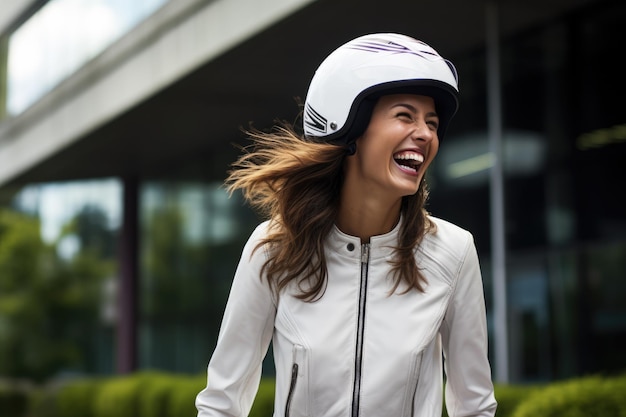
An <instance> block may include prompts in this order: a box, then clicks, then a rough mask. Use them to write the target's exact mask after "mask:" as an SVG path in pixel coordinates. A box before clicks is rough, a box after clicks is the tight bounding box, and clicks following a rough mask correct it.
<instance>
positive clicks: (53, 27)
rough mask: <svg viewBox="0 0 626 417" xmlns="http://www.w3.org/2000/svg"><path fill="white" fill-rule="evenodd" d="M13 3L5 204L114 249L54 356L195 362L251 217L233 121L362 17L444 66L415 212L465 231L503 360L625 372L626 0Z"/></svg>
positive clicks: (100, 364) (278, 107) (1, 146)
mask: <svg viewBox="0 0 626 417" xmlns="http://www.w3.org/2000/svg"><path fill="white" fill-rule="evenodd" d="M5 3H6V7H5V5H3V7H5V10H4V11H3V13H2V16H0V36H1V38H0V117H1V119H0V201H1V203H2V204H3V206H4V207H6V208H7V209H11V210H15V211H19V212H24V213H27V214H28V215H30V216H32V217H34V218H36V219H38V221H39V222H40V225H41V235H42V238H43V239H44V240H45V241H46V242H49V243H50V244H51V245H52V244H53V245H54V247H55V250H56V252H57V253H58V256H59V258H60V259H61V260H64V261H65V262H68V263H71V262H72V260H75V259H77V257H79V256H82V255H81V254H83V253H90V254H94V253H95V254H96V255H95V256H96V257H97V258H98V259H100V260H102V261H105V262H108V265H112V267H111V268H109V269H106V271H108V272H107V273H103V276H102V277H100V278H98V280H99V281H98V282H99V285H100V287H99V288H100V294H101V297H100V298H99V299H98V301H97V303H96V307H97V308H96V310H94V311H96V314H94V315H93V317H92V318H91V319H90V320H91V322H90V323H91V324H90V325H89V326H87V327H88V328H89V330H88V331H87V333H85V335H86V336H88V337H86V338H84V339H81V344H80V347H81V348H80V352H81V355H80V356H81V358H80V360H76V361H74V362H71V361H69V362H67V364H65V365H64V366H63V367H61V368H60V369H59V371H64V372H79V373H89V374H109V373H116V372H130V371H133V370H137V369H155V368H156V369H163V370H168V371H176V372H186V373H201V372H203V371H204V368H205V366H206V363H207V361H208V358H209V357H210V354H211V351H212V348H213V346H214V344H215V341H216V338H217V332H218V329H219V323H220V320H221V314H222V310H223V308H224V304H225V301H226V296H227V294H228V290H229V286H230V280H231V279H232V274H233V272H234V268H235V266H236V262H237V261H238V258H239V253H240V250H241V248H242V246H243V243H244V242H245V240H246V238H247V236H248V234H249V233H250V231H251V230H252V228H253V227H254V226H255V225H256V223H257V222H258V221H259V220H260V218H259V217H258V216H257V215H256V214H255V213H253V212H252V211H251V210H250V209H249V208H248V207H247V206H246V205H245V204H243V202H242V200H241V198H240V196H238V195H234V196H232V197H230V198H229V196H228V195H227V194H226V192H225V190H224V189H223V188H222V187H221V184H222V181H223V179H224V177H225V175H226V172H227V170H228V166H229V163H230V162H232V161H233V160H234V158H235V156H236V151H237V149H236V147H235V146H233V144H234V143H235V144H236V143H238V144H245V138H244V136H243V134H242V132H241V128H242V127H243V128H245V127H248V126H250V125H253V126H255V127H258V128H262V129H265V128H269V127H270V126H271V125H272V124H273V123H274V121H275V120H276V119H282V120H287V121H290V122H294V123H297V122H298V120H299V110H300V108H299V101H298V99H303V98H304V95H305V93H306V87H307V84H308V82H309V80H310V78H311V76H312V74H313V71H314V70H315V68H316V66H317V65H318V64H319V62H320V61H321V60H322V59H323V58H324V56H325V55H326V54H327V53H328V52H329V51H330V50H332V49H334V48H335V47H336V46H338V45H339V44H341V43H343V42H345V41H346V40H348V39H350V38H353V37H355V36H358V35H360V34H363V33H368V32H378V31H397V32H402V33H406V34H409V35H412V36H414V37H417V38H420V39H423V40H424V41H426V42H427V43H429V44H431V45H433V46H434V47H435V48H436V49H438V51H439V52H440V53H441V54H442V55H444V56H446V57H447V58H449V59H451V60H452V61H453V62H454V63H455V65H456V66H457V69H458V72H459V77H460V90H461V107H460V110H459V113H458V114H457V116H456V117H455V119H454V120H453V123H452V125H451V126H450V128H449V130H448V133H447V135H446V139H445V142H443V143H442V144H441V148H440V151H439V152H440V153H439V156H438V159H436V161H435V163H434V165H433V166H432V169H431V172H430V173H429V176H428V182H429V185H430V188H431V196H430V200H429V206H428V208H429V210H430V211H431V213H432V214H433V215H435V216H438V217H442V218H445V219H447V220H450V221H452V222H454V223H457V224H459V225H460V226H462V227H465V228H467V229H469V230H470V231H472V233H473V234H474V236H475V239H476V244H477V247H478V250H479V256H480V259H481V267H482V269H483V273H484V279H485V294H486V299H487V309H488V319H489V329H490V355H491V357H492V362H493V364H494V376H495V378H496V380H498V381H501V382H531V381H546V380H554V379H561V378H567V377H572V376H579V375H585V374H589V373H614V372H620V371H624V370H625V369H626V359H624V357H623V355H622V354H621V353H622V352H623V351H624V348H625V347H626V303H624V302H623V300H624V299H625V297H626V279H624V278H626V209H624V207H623V205H622V203H621V194H623V192H622V191H621V190H622V188H623V187H622V186H621V180H623V179H624V178H626V107H625V106H624V104H623V103H622V101H623V97H624V96H625V95H626V85H625V84H624V83H623V81H622V78H623V77H622V76H621V68H620V65H619V64H618V62H620V61H619V57H620V56H621V54H622V51H623V46H622V45H623V43H624V41H625V40H626V33H625V32H624V31H623V28H622V26H623V24H624V23H626V5H625V4H623V2H619V1H602V0H587V1H582V0H581V1H575V2H573V1H547V2H542V3H541V4H540V5H539V4H535V3H532V2H530V3H528V2H524V4H518V3H517V2H507V1H504V2H495V1H494V2H489V1H486V2H483V1H474V0H472V1H461V0H454V1H450V2H447V3H446V4H434V3H433V2H420V1H410V2H409V1H403V0H392V1H391V2H385V7H384V8H382V7H380V5H379V4H378V2H375V1H370V0H367V1H360V2H358V3H357V2H353V1H350V0H317V1H313V0H212V1H210V0H169V1H168V0H142V1H137V2H125V1H116V0H98V1H94V0H89V1H87V0H49V1H32V0H30V1H29V0H13V1H8V2H5ZM129 3H132V4H129ZM81 225H83V226H81ZM0 237H1V235H0ZM103 270H104V269H103ZM94 276H95V275H94ZM94 279H95V278H94ZM1 280H2V277H0V281H1ZM81 285H82V284H81ZM0 331H1V328H0ZM69 334H70V333H68V335H69ZM68 338H69V339H70V341H71V336H68ZM267 372H271V367H270V366H268V370H267Z"/></svg>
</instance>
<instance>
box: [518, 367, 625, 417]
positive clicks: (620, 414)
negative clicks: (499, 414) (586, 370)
mask: <svg viewBox="0 0 626 417" xmlns="http://www.w3.org/2000/svg"><path fill="white" fill-rule="evenodd" d="M536 416H542V417H626V375H623V376H619V377H611V378H607V377H601V376H590V377H586V378H577V379H573V380H568V381H563V382H554V383H552V384H550V385H548V386H546V387H545V388H544V389H541V390H538V391H536V392H534V393H533V394H531V395H530V396H529V397H528V398H527V399H526V401H524V402H523V403H522V404H520V405H519V407H517V408H516V410H515V412H514V413H513V414H512V417H536Z"/></svg>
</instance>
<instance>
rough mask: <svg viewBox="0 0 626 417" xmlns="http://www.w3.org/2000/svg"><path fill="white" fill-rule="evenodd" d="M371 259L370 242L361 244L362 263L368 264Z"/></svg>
mask: <svg viewBox="0 0 626 417" xmlns="http://www.w3.org/2000/svg"><path fill="white" fill-rule="evenodd" d="M369 261H370V244H369V243H363V244H362V245H361V263H362V264H366V263H368V262H369Z"/></svg>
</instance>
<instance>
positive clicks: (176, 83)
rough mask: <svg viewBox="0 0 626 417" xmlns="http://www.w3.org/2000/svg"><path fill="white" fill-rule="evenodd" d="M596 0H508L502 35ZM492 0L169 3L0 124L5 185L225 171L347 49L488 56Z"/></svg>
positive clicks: (292, 114) (1, 182)
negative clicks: (396, 46)
mask: <svg viewBox="0 0 626 417" xmlns="http://www.w3.org/2000/svg"><path fill="white" fill-rule="evenodd" d="M592 2H593V1H592V0H577V1H568V0H559V1H542V2H537V1H527V2H523V3H522V2H514V1H500V2H497V4H498V6H499V11H500V21H501V23H500V28H501V29H500V31H501V33H502V35H503V36H507V35H510V34H514V33H518V32H519V31H522V30H526V29H528V28H530V27H532V26H534V25H540V24H542V23H544V22H546V21H548V20H549V19H552V18H554V17H555V16H558V15H562V14H563V13H567V12H569V11H573V10H576V9H577V8H579V7H581V6H582V5H583V4H586V3H592ZM486 4H487V3H486V2H484V1H480V0H450V1H434V0H426V1H416V0H413V1H406V0H387V1H385V2H379V1H376V0H361V1H355V0H317V1H315V0H214V1H199V0H172V1H170V2H169V3H167V4H166V5H165V6H164V7H163V8H162V9H161V10H159V11H158V12H157V13H155V14H154V15H153V16H151V17H150V18H149V19H148V20H146V21H145V22H144V23H142V24H141V25H140V26H139V27H137V28H136V29H134V30H133V31H132V32H131V33H129V34H128V35H127V36H125V37H124V38H122V39H121V40H120V41H118V42H117V43H116V44H114V45H113V46H112V47H110V48H109V49H107V50H106V51H105V52H104V53H102V54H101V55H99V56H98V57H96V58H95V59H93V60H92V61H91V62H89V63H88V64H87V65H86V66H84V67H83V68H81V69H80V70H79V71H78V72H76V73H75V74H74V75H73V76H71V77H70V78H69V79H67V80H65V81H64V82H62V83H61V84H60V85H59V86H58V87H56V88H55V89H54V90H53V91H52V92H50V93H49V94H47V95H46V96H45V97H43V98H42V99H41V100H39V101H38V102H37V103H36V104H35V105H33V106H32V107H30V108H29V109H28V110H26V111H25V112H24V113H23V114H20V115H19V116H17V117H14V118H10V119H8V120H5V121H4V122H2V123H0V189H2V190H4V191H5V192H9V193H10V190H13V189H16V188H18V187H20V186H21V185H23V184H27V183H33V182H49V181H62V180H73V179H88V178H97V177H113V176H115V177H117V176H121V177H123V176H137V177H140V178H159V177H166V178H167V177H172V176H175V175H181V176H184V175H189V176H190V177H194V178H197V177H198V176H200V177H207V178H210V177H212V178H215V176H217V177H220V176H223V175H224V174H225V171H226V169H227V166H228V164H229V163H230V162H232V158H231V155H233V156H234V153H235V149H234V147H233V146H232V143H233V142H241V141H242V139H243V135H242V133H241V131H240V128H241V127H246V126H248V124H249V123H251V122H252V123H253V124H254V126H256V127H259V128H265V127H268V126H270V125H271V124H272V123H273V121H274V120H275V119H276V118H279V119H283V120H288V121H293V120H295V118H296V117H297V114H298V111H299V108H298V106H297V104H296V100H295V98H296V97H300V98H304V96H305V94H306V87H307V84H308V82H309V80H310V78H311V76H312V74H313V71H314V70H315V68H316V66H317V65H318V64H319V62H320V61H321V60H322V59H323V58H324V57H325V56H326V55H327V53H328V52H329V51H330V50H332V49H334V48H335V47H336V46H338V45H339V44H340V43H343V42H344V41H346V40H348V39H350V38H353V37H355V36H358V35H360V34H363V33H368V32H377V31H397V32H403V33H406V34H410V35H413V36H415V37H418V38H421V39H423V40H425V41H427V42H428V43H431V44H432V45H434V46H435V47H436V48H437V49H438V50H439V52H440V53H441V54H442V55H444V56H446V57H450V58H454V57H455V56H462V55H463V54H469V53H471V52H472V51H474V50H480V49H481V48H483V45H484V42H485V10H486ZM461 77H462V74H461ZM461 83H462V80H461ZM461 85H462V84H461Z"/></svg>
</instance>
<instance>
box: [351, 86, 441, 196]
mask: <svg viewBox="0 0 626 417" xmlns="http://www.w3.org/2000/svg"><path fill="white" fill-rule="evenodd" d="M438 125H439V118H438V117H437V113H436V111H435V103H434V100H433V99H432V97H427V96H420V95H414V94H395V95H388V96H383V97H381V98H380V99H379V100H378V102H377V103H376V105H375V106H374V110H373V112H372V118H371V120H370V123H369V125H368V127H367V129H366V130H365V132H364V133H363V136H361V137H360V138H359V139H357V143H356V145H357V147H356V153H355V155H354V157H352V158H347V161H346V163H347V169H348V170H349V173H348V175H350V171H352V172H351V173H352V174H356V175H357V176H358V178H359V181H361V182H362V183H363V185H364V187H365V188H362V189H364V190H367V192H368V194H369V193H370V192H371V193H375V192H379V193H382V195H388V194H389V197H391V198H398V197H402V196H405V195H412V194H415V193H416V192H417V190H418V188H419V185H420V182H421V181H422V178H423V177H424V173H425V172H426V168H428V166H429V165H430V163H431V162H432V160H433V159H434V158H435V155H436V154H437V151H438V150H439V137H438V136H437V127H438Z"/></svg>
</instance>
